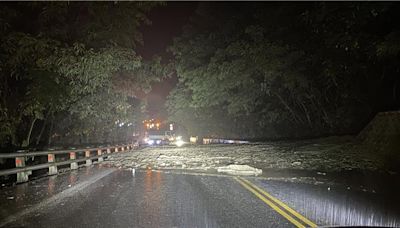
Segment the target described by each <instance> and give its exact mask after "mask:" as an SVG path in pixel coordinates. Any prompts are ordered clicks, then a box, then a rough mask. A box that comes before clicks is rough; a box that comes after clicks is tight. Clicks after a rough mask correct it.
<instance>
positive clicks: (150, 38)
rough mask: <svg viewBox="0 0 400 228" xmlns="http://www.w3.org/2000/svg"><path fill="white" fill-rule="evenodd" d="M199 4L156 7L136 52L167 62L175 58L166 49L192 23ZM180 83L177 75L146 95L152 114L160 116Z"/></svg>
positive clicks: (170, 4) (156, 85)
mask: <svg viewBox="0 0 400 228" xmlns="http://www.w3.org/2000/svg"><path fill="white" fill-rule="evenodd" d="M196 6H197V3H196V2H167V3H166V5H164V6H160V7H156V8H154V9H153V10H151V12H150V13H149V15H148V16H149V19H150V20H151V21H152V24H151V25H145V26H142V28H141V29H140V30H141V31H142V33H143V41H144V45H143V46H139V47H138V48H137V52H138V53H139V54H140V55H141V56H142V57H143V58H144V59H150V58H151V57H152V56H154V55H160V56H162V57H163V60H164V61H169V60H170V59H171V58H172V56H171V54H170V53H167V52H166V48H167V47H168V46H169V45H171V44H172V42H173V39H174V37H177V36H179V35H180V34H181V32H182V28H183V26H184V25H185V24H187V23H188V22H189V19H190V16H191V15H192V14H193V13H194V11H195V9H196ZM176 82H177V78H176V76H173V77H172V78H169V79H166V80H164V81H162V82H160V83H156V84H153V86H152V88H153V89H152V91H151V92H150V93H149V94H147V98H148V102H149V112H150V115H156V116H157V115H159V114H161V113H159V112H160V111H161V110H162V108H163V106H164V103H165V99H166V97H167V96H168V93H169V92H170V91H171V89H172V88H173V87H174V86H175V84H176Z"/></svg>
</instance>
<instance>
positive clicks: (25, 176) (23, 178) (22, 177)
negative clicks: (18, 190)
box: [15, 157, 32, 183]
mask: <svg viewBox="0 0 400 228" xmlns="http://www.w3.org/2000/svg"><path fill="white" fill-rule="evenodd" d="M15 167H17V168H19V167H25V157H16V158H15ZM31 174H32V171H27V172H20V173H17V183H23V182H27V181H29V175H31Z"/></svg>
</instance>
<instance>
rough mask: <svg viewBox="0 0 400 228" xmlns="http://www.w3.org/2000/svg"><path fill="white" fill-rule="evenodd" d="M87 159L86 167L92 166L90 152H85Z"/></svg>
mask: <svg viewBox="0 0 400 228" xmlns="http://www.w3.org/2000/svg"><path fill="white" fill-rule="evenodd" d="M85 157H86V158H87V159H86V166H91V165H92V159H91V158H90V150H87V151H85Z"/></svg>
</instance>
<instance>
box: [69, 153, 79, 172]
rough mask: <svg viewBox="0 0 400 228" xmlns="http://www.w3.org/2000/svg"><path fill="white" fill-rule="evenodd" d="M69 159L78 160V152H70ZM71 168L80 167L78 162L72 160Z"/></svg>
mask: <svg viewBox="0 0 400 228" xmlns="http://www.w3.org/2000/svg"><path fill="white" fill-rule="evenodd" d="M69 159H70V160H76V152H70V153H69ZM71 169H78V162H72V163H71Z"/></svg>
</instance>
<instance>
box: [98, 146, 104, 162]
mask: <svg viewBox="0 0 400 228" xmlns="http://www.w3.org/2000/svg"><path fill="white" fill-rule="evenodd" d="M101 153H102V151H101V149H98V150H97V156H101ZM97 161H98V162H102V161H104V159H103V157H99V158H98V160H97Z"/></svg>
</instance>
